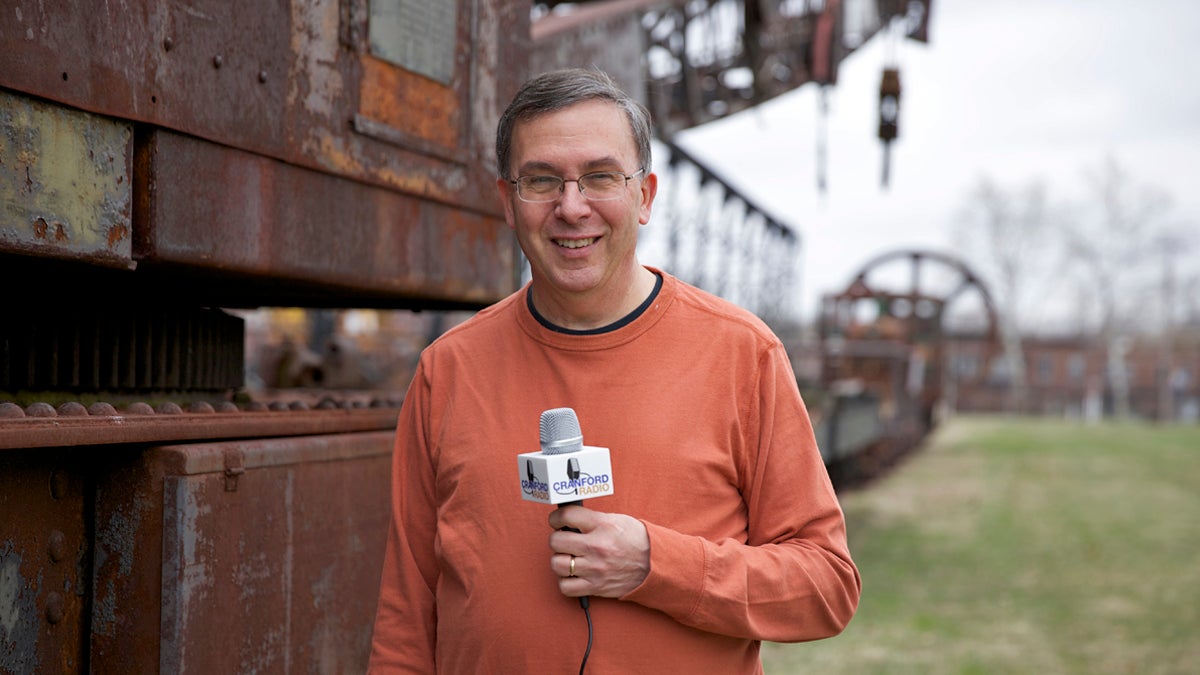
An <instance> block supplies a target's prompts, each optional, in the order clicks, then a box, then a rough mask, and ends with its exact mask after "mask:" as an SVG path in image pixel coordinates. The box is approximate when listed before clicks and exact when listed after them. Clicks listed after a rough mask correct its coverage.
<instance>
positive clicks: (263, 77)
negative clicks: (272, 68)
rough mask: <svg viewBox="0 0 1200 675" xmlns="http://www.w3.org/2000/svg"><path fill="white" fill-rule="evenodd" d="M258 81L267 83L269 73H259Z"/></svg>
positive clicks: (261, 71)
mask: <svg viewBox="0 0 1200 675" xmlns="http://www.w3.org/2000/svg"><path fill="white" fill-rule="evenodd" d="M258 81H259V82H266V81H267V71H265V70H260V71H258Z"/></svg>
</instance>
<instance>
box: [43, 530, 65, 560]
mask: <svg viewBox="0 0 1200 675" xmlns="http://www.w3.org/2000/svg"><path fill="white" fill-rule="evenodd" d="M46 552H47V553H49V554H50V560H51V561H53V562H58V561H60V560H62V559H63V558H65V557H66V556H67V535H65V534H63V533H62V530H51V531H50V538H49V539H48V540H47V541H46Z"/></svg>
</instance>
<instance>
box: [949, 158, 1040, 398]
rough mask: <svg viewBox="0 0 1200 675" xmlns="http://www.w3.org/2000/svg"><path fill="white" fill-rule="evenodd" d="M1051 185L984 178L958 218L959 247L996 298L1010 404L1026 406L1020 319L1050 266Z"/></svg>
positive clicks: (955, 239)
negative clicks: (1017, 184) (1011, 184)
mask: <svg viewBox="0 0 1200 675" xmlns="http://www.w3.org/2000/svg"><path fill="white" fill-rule="evenodd" d="M1047 195H1048V189H1047V187H1046V184H1045V183H1044V182H1043V181H1041V180H1033V181H1030V182H1029V183H1027V184H1026V185H1024V186H1023V187H1016V188H1005V187H1003V186H1000V185H997V184H996V183H995V182H993V181H992V180H991V179H990V178H988V177H986V176H984V177H981V178H980V179H979V181H978V183H977V184H976V186H975V188H974V189H972V191H971V192H970V193H969V194H968V196H967V199H966V201H965V203H964V204H963V207H962V209H961V212H960V215H959V218H958V220H957V222H956V223H955V227H954V232H953V239H954V241H955V244H956V246H957V247H958V250H959V251H960V252H961V253H962V254H963V256H964V257H966V258H967V259H968V260H970V261H971V265H972V267H973V268H975V269H977V270H979V273H980V274H981V275H983V276H984V277H985V278H986V280H987V282H988V285H989V286H990V287H991V288H992V293H993V295H994V297H995V298H996V303H997V306H998V308H997V312H998V313H999V315H1000V324H1001V325H1000V333H1001V339H1002V340H1003V343H1004V355H1005V359H1006V361H1007V365H1008V371H1009V378H1010V379H1009V406H1010V409H1012V410H1014V411H1022V410H1024V408H1025V404H1026V398H1027V387H1028V382H1027V380H1026V368H1025V356H1024V349H1023V348H1022V344H1021V335H1022V332H1023V330H1022V321H1023V320H1024V319H1026V318H1027V317H1026V316H1025V313H1026V311H1027V309H1028V306H1029V302H1030V300H1031V297H1032V296H1031V295H1030V292H1031V291H1033V292H1037V291H1038V289H1039V287H1040V286H1042V285H1043V284H1042V278H1043V275H1044V274H1045V272H1046V270H1047V269H1049V261H1050V257H1049V253H1050V250H1051V244H1052V242H1053V239H1052V237H1051V236H1050V235H1051V232H1052V230H1051V228H1050V227H1049V224H1050V222H1049V221H1050V215H1049V211H1050V209H1049V206H1048V203H1047V199H1048V197H1047Z"/></svg>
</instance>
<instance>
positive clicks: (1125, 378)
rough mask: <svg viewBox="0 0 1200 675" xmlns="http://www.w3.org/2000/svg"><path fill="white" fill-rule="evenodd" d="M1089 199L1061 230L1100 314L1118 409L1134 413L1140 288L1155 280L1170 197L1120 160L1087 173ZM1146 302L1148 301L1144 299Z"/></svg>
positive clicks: (1072, 263)
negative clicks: (1132, 374)
mask: <svg viewBox="0 0 1200 675" xmlns="http://www.w3.org/2000/svg"><path fill="white" fill-rule="evenodd" d="M1086 177H1087V185H1088V192H1087V195H1088V199H1087V201H1086V202H1085V203H1083V204H1080V205H1079V206H1078V207H1077V208H1075V209H1073V210H1072V214H1071V216H1070V217H1069V218H1068V219H1067V220H1066V221H1065V222H1064V226H1063V229H1062V233H1063V236H1064V241H1065V244H1066V250H1067V252H1068V254H1069V260H1068V264H1069V265H1070V266H1071V267H1073V268H1074V270H1075V271H1076V273H1078V274H1079V275H1080V277H1081V278H1082V279H1083V280H1085V282H1086V284H1087V286H1086V287H1085V291H1086V292H1087V293H1088V296H1089V297H1090V299H1091V303H1090V304H1091V305H1092V306H1093V307H1095V308H1096V311H1097V312H1098V313H1099V316H1098V321H1099V333H1100V337H1101V339H1102V340H1103V343H1104V345H1105V350H1106V353H1107V377H1108V386H1109V389H1110V391H1111V393H1112V401H1113V413H1114V415H1115V416H1117V417H1127V416H1128V415H1129V413H1130V382H1129V368H1128V366H1127V365H1126V363H1125V352H1126V351H1127V349H1128V345H1129V344H1130V340H1131V337H1132V333H1133V329H1134V327H1135V326H1134V324H1135V317H1137V316H1138V314H1139V306H1138V303H1137V302H1131V300H1132V299H1135V298H1137V296H1138V295H1139V293H1138V290H1139V287H1140V288H1146V287H1147V285H1148V284H1151V283H1154V282H1153V275H1154V273H1155V271H1156V270H1157V269H1158V255H1157V254H1158V253H1159V252H1160V251H1161V249H1160V248H1158V247H1156V242H1161V241H1162V238H1163V236H1165V233H1166V231H1167V228H1166V226H1165V221H1164V216H1165V214H1166V213H1167V211H1168V210H1169V208H1170V199H1169V197H1168V196H1167V195H1165V194H1164V193H1162V192H1160V191H1157V190H1154V189H1151V188H1148V187H1144V186H1141V185H1138V184H1136V183H1134V182H1133V181H1132V180H1131V179H1130V177H1129V175H1128V174H1127V172H1126V171H1125V170H1124V169H1123V168H1122V167H1121V165H1120V164H1119V163H1118V162H1117V160H1116V159H1115V158H1112V157H1109V158H1107V159H1106V160H1105V162H1104V163H1103V164H1102V165H1101V166H1100V167H1099V168H1098V169H1092V170H1089V171H1088V172H1086ZM1143 304H1144V303H1143Z"/></svg>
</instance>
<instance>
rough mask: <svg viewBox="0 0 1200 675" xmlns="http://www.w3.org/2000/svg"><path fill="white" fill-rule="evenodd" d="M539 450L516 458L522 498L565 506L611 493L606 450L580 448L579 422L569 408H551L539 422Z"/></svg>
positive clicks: (610, 476) (586, 446) (543, 414)
mask: <svg viewBox="0 0 1200 675" xmlns="http://www.w3.org/2000/svg"><path fill="white" fill-rule="evenodd" d="M538 436H539V440H540V445H541V450H540V451H538V452H526V453H523V454H520V455H517V463H518V471H519V474H518V475H520V476H521V497H522V499H526V500H528V501H532V502H539V503H542V504H557V505H559V506H567V505H569V504H580V503H582V501H583V500H584V499H587V498H590V497H603V496H605V495H610V494H612V493H613V479H612V460H611V459H610V457H609V452H608V448H597V447H592V446H589V445H584V444H583V432H582V431H580V429H579V418H578V417H576V416H575V411H574V410H572V409H571V408H552V409H550V410H547V411H545V412H543V413H542V416H541V419H540V420H539V422H538Z"/></svg>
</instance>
